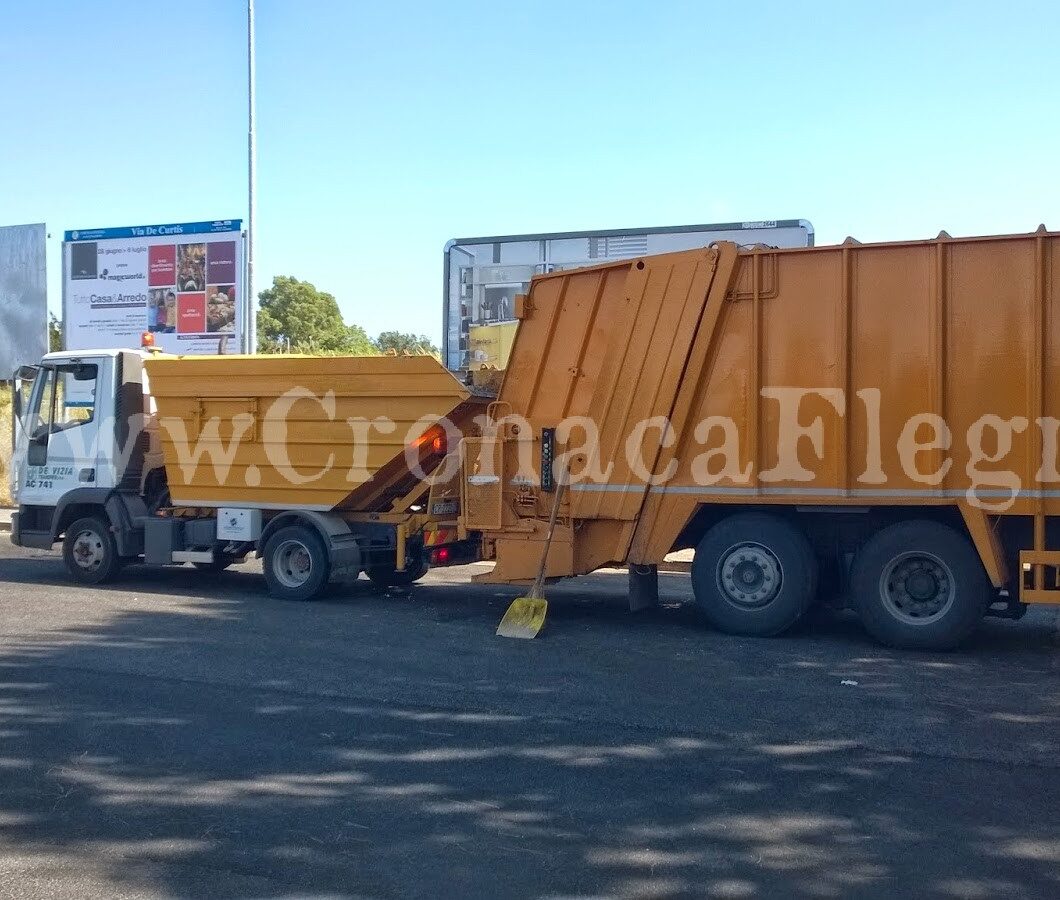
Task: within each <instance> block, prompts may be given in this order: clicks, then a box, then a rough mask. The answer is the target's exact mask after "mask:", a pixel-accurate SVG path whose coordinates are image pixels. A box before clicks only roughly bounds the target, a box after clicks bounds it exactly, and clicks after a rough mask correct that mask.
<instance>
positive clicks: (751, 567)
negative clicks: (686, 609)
mask: <svg viewBox="0 0 1060 900" xmlns="http://www.w3.org/2000/svg"><path fill="white" fill-rule="evenodd" d="M782 581H783V574H782V570H781V567H780V561H779V560H778V559H777V557H776V556H774V555H773V553H772V552H771V551H770V550H769V549H768V548H767V547H765V546H763V545H762V544H756V543H752V542H747V543H743V544H737V545H736V546H733V547H730V548H729V549H728V550H726V551H725V553H723V554H722V556H721V561H720V562H719V564H718V587H719V589H720V590H721V592H722V595H723V596H724V597H725V598H726V599H727V600H729V601H730V602H731V603H735V604H737V605H739V606H764V605H766V604H767V603H769V602H771V601H772V600H773V599H775V598H776V596H777V594H778V593H779V592H780V586H781V583H782Z"/></svg>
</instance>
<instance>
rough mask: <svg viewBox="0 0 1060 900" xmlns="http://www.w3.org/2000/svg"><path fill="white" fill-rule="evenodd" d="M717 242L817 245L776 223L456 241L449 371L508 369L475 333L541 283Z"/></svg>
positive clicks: (446, 354)
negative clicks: (555, 275) (558, 274)
mask: <svg viewBox="0 0 1060 900" xmlns="http://www.w3.org/2000/svg"><path fill="white" fill-rule="evenodd" d="M714 241H734V242H735V243H737V244H739V245H740V246H752V245H755V244H766V245H768V246H770V247H807V246H812V245H813V226H812V225H811V224H810V223H809V222H808V221H806V220H805V219H776V220H770V221H758V222H719V223H715V224H713V225H678V226H667V227H662V228H626V229H613V230H607V231H555V232H549V233H546V234H514V235H506V236H503V237H476V238H455V239H453V240H451V241H449V242H448V243H447V244H446V245H445V262H444V275H443V278H444V292H445V293H444V297H443V301H442V302H443V306H442V310H443V311H442V344H443V349H442V354H443V358H444V359H445V363H446V365H447V366H448V367H449V369H450V370H451V371H453V372H456V373H459V374H464V373H466V372H468V371H469V370H472V369H478V368H480V367H482V366H493V367H496V368H498V369H503V368H504V367H505V365H506V364H507V357H508V351H507V350H504V351H503V353H502V354H501V356H500V357H496V355H493V356H491V355H490V354H489V353H487V352H486V351H485V350H484V349H483V347H484V346H485V345H484V344H483V340H484V339H483V338H481V335H484V334H490V333H491V332H488V331H483V332H477V331H476V329H480V328H485V327H486V326H495V325H498V324H500V323H505V322H512V321H514V319H515V297H516V295H518V294H525V293H526V291H527V290H528V289H529V288H530V279H531V278H533V277H534V276H535V275H540V274H542V273H545V272H553V271H555V270H557V269H570V268H575V267H577V266H589V265H595V264H597V263H603V262H610V261H612V260H618V259H631V258H633V257H637V256H643V255H645V254H650V253H670V252H673V251H675V250H692V249H694V248H697V247H706V246H708V245H709V244H711V243H713V242H714ZM476 334H478V335H479V338H476ZM485 343H486V344H488V345H489V346H490V347H494V345H496V346H506V345H504V344H503V343H502V344H497V343H496V341H494V340H492V338H491V339H490V340H486V342H485Z"/></svg>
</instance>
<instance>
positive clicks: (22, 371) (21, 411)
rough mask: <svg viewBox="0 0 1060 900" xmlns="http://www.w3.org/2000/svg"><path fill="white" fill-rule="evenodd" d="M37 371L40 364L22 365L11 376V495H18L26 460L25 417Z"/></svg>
mask: <svg viewBox="0 0 1060 900" xmlns="http://www.w3.org/2000/svg"><path fill="white" fill-rule="evenodd" d="M39 371H40V366H22V367H20V368H18V369H16V370H15V374H14V375H12V376H11V465H10V467H9V469H8V473H7V477H8V485H9V487H10V488H11V495H12V496H17V495H18V489H19V476H20V474H21V472H22V468H23V467H24V466H25V462H26V427H25V418H26V415H27V412H28V410H29V402H30V398H31V397H32V396H33V382H34V381H35V380H36V378H37V373H38V372H39Z"/></svg>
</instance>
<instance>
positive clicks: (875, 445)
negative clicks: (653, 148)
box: [463, 229, 1060, 583]
mask: <svg viewBox="0 0 1060 900" xmlns="http://www.w3.org/2000/svg"><path fill="white" fill-rule="evenodd" d="M519 312H520V313H521V322H520V326H519V330H518V333H517V335H516V338H515V343H514V346H513V349H512V354H511V358H510V361H509V364H508V370H507V373H506V375H505V379H504V383H503V386H502V389H501V393H500V397H499V403H498V404H496V405H495V406H494V407H493V414H494V417H495V419H497V420H501V419H503V417H505V416H507V417H508V420H507V421H508V423H509V424H508V425H507V426H503V425H502V426H500V427H498V428H496V429H494V430H493V431H492V432H490V433H488V434H487V435H485V436H484V437H482V438H471V439H468V440H467V441H465V444H466V449H467V454H466V456H467V458H466V460H465V477H464V487H463V492H464V506H463V509H464V513H463V524H464V526H465V527H466V528H467V529H478V530H481V531H482V532H483V533H484V535H485V538H486V544H485V545H486V547H487V550H488V551H489V552H492V553H493V555H495V557H496V560H497V566H496V569H495V570H494V572H493V573H492V574H491V575H490V576H488V577H489V579H490V580H495V581H508V580H522V579H527V578H532V577H533V574H534V571H535V568H536V566H537V564H538V562H539V560H540V553H541V547H542V540H543V534H544V530H545V529H544V523H545V521H546V520H547V516H548V510H549V507H550V504H551V497H552V494H551V493H550V492H549V491H548V490H547V484H546V486H545V487H543V486H542V483H541V473H542V449H543V448H544V449H545V450H546V453H547V452H548V451H551V452H552V453H553V455H554V456H555V458H556V459H560V460H562V463H563V466H564V467H565V468H564V469H563V470H562V471H559V473H558V474H557V476H556V477H557V478H562V477H564V476H563V474H562V472H563V471H567V470H569V472H570V479H571V484H570V488H569V491H568V492H567V496H566V497H565V498H564V500H563V503H562V507H561V519H560V527H559V529H558V530H557V534H556V538H555V540H554V544H553V546H552V549H551V551H550V553H549V562H548V572H549V574H550V575H557V576H558V575H571V574H580V573H585V572H589V571H592V570H593V569H595V568H598V567H600V566H602V565H605V564H607V563H644V564H654V563H658V562H660V561H661V560H662V558H663V556H664V555H665V554H666V553H668V552H669V551H670V550H671V549H673V548H674V547H675V546H676V545H678V543H679V538H680V536H681V534H682V531H683V530H684V529H685V528H686V526H687V525H688V524H689V522H690V521H691V520H692V518H693V516H694V515H695V514H696V513H697V510H700V509H701V508H702V507H703V506H704V505H713V504H734V503H740V504H748V503H754V504H786V505H798V506H799V507H808V506H814V505H829V506H836V505H866V504H890V505H903V506H909V505H940V504H944V505H952V506H957V507H959V508H960V511H961V514H962V515H963V516H964V517H965V521H966V522H967V523H968V525H969V530H970V532H971V534H972V537H973V538H974V539H975V542H976V546H977V547H978V548H979V550H980V552H981V554H982V555H983V557H984V562H985V563H986V564H987V570H988V572H989V573H990V574H991V577H992V578H993V579H994V581H995V583H997V582H998V581H999V579H1000V578H1001V577H1002V576H1001V574H1000V572H999V571H998V566H999V565H1000V563H999V562H998V561H997V560H996V559H993V560H992V559H991V558H990V556H991V554H990V549H989V545H990V540H991V538H990V529H991V528H992V527H993V525H994V524H995V523H996V519H997V517H999V516H1027V517H1029V519H1028V521H1031V520H1033V521H1034V525H1035V528H1034V531H1035V534H1036V538H1035V549H1037V550H1039V551H1044V549H1045V548H1044V537H1042V536H1043V535H1044V530H1045V529H1044V527H1043V526H1042V523H1043V521H1044V519H1045V518H1047V517H1051V516H1054V515H1056V514H1057V513H1058V512H1060V475H1057V473H1056V452H1057V440H1056V435H1057V426H1058V424H1060V422H1058V421H1057V420H1058V419H1060V235H1058V234H1054V233H1047V232H1046V231H1044V229H1042V230H1039V231H1038V232H1037V233H1034V234H1027V235H1014V236H999V237H986V238H971V239H951V238H948V237H946V236H945V235H943V236H940V238H939V239H937V240H932V241H916V242H902V243H888V244H864V245H863V244H858V243H856V242H853V241H850V242H847V243H845V244H842V245H839V246H828V247H815V248H800V249H790V250H776V249H769V248H764V247H760V248H754V249H744V250H741V249H738V248H737V247H736V246H735V245H733V244H729V243H722V244H718V245H715V246H714V247H712V248H709V249H703V250H690V251H685V252H681V253H672V254H666V255H661V256H654V257H643V258H640V259H634V260H629V261H624V262H619V263H610V264H607V265H602V266H596V267H592V268H586V269H579V270H573V271H564V272H557V273H553V274H549V275H544V276H540V277H538V278H535V279H534V281H533V284H532V286H531V289H530V292H529V294H528V296H527V297H526V298H525V299H524V300H523V301H522V303H521V304H520V310H519ZM571 417H585V418H586V420H587V422H586V423H583V424H589V425H590V426H591V427H595V428H596V429H597V432H598V437H599V440H598V442H595V443H594V442H593V441H592V440H587V439H586V432H585V431H584V428H583V427H582V426H579V425H578V424H577V423H576V422H573V423H572V420H571ZM548 429H557V430H556V431H555V439H554V443H553V441H552V439H551V436H550V432H549V431H547V430H548ZM803 429H805V430H808V434H806V433H803ZM520 454H522V457H521V459H522V462H520ZM565 455H566V456H565ZM594 473H595V474H594ZM494 475H495V476H496V477H495V478H494V477H493V476H494ZM547 480H548V479H547V473H546V482H547Z"/></svg>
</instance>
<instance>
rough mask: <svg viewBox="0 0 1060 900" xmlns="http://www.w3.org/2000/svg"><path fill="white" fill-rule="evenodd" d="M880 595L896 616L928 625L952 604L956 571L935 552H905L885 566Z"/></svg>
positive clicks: (881, 578) (909, 622)
mask: <svg viewBox="0 0 1060 900" xmlns="http://www.w3.org/2000/svg"><path fill="white" fill-rule="evenodd" d="M880 596H881V598H882V600H883V603H884V606H886V607H887V609H888V611H889V612H890V613H891V615H893V616H894V617H895V618H897V619H900V620H901V621H903V622H906V623H908V624H915V625H926V624H928V623H930V622H935V621H937V620H938V619H939V618H941V617H942V616H943V615H944V614H945V613H946V611H947V610H948V609H949V608H950V606H952V604H953V600H954V597H955V586H954V583H953V573H952V572H951V571H950V568H949V566H948V565H946V563H945V562H943V561H942V560H941V559H939V558H938V557H937V556H934V555H933V554H930V553H922V552H917V551H914V552H910V553H903V554H901V555H900V556H897V557H895V558H894V559H893V560H891V562H890V563H889V564H888V565H887V567H886V568H885V569H884V571H883V574H882V576H881V577H880Z"/></svg>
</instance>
